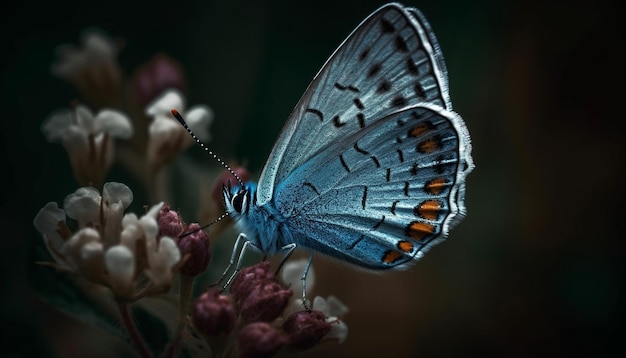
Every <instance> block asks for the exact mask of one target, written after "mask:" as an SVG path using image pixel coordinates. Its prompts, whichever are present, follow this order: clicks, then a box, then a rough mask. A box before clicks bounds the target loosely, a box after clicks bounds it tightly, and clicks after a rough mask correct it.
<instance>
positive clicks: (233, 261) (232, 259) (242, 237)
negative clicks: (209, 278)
mask: <svg viewBox="0 0 626 358" xmlns="http://www.w3.org/2000/svg"><path fill="white" fill-rule="evenodd" d="M242 240H243V241H246V242H247V241H248V237H247V236H246V234H244V233H240V234H239V236H237V240H235V245H233V252H232V253H231V254H230V262H229V263H228V266H226V269H225V270H224V272H223V273H222V276H220V278H219V279H218V280H217V282H215V283H213V284H211V285H210V286H209V287H215V286H217V285H219V284H220V283H222V281H224V278H225V277H226V274H227V273H228V271H230V269H231V268H232V267H233V265H234V264H235V256H236V254H237V248H238V247H239V244H240V243H241V241H242ZM242 250H243V248H242Z"/></svg>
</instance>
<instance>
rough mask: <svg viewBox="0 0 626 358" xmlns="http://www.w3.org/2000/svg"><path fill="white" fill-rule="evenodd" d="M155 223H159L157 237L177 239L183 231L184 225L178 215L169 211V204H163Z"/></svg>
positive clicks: (173, 211)
mask: <svg viewBox="0 0 626 358" xmlns="http://www.w3.org/2000/svg"><path fill="white" fill-rule="evenodd" d="M157 221H158V223H159V237H161V236H169V237H178V236H180V235H181V234H182V233H183V231H184V230H185V223H184V222H183V220H182V219H181V217H180V214H179V213H178V212H177V211H175V210H172V209H170V204H168V203H165V204H163V207H162V208H161V210H160V211H159V217H158V218H157Z"/></svg>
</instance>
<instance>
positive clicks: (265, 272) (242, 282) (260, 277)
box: [230, 261, 276, 304]
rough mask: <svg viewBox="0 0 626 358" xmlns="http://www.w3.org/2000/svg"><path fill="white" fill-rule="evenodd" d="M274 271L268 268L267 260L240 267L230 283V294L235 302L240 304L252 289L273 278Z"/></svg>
mask: <svg viewBox="0 0 626 358" xmlns="http://www.w3.org/2000/svg"><path fill="white" fill-rule="evenodd" d="M275 277H276V276H275V275H274V272H272V271H271V270H270V263H269V261H262V262H259V263H258V264H256V265H253V266H250V267H246V268H244V269H242V270H241V271H240V272H239V274H237V276H236V277H235V279H234V280H233V282H232V283H231V284H230V294H231V295H232V296H233V299H234V300H235V303H237V304H240V303H241V301H242V300H244V299H246V297H248V295H249V294H250V292H252V290H253V289H254V288H255V287H256V286H258V285H260V284H261V283H264V282H266V281H274V280H275Z"/></svg>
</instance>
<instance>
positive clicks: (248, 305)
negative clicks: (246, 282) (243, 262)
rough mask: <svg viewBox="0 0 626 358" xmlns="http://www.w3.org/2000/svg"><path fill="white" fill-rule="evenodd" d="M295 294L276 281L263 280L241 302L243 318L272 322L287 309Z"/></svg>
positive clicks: (250, 320)
mask: <svg viewBox="0 0 626 358" xmlns="http://www.w3.org/2000/svg"><path fill="white" fill-rule="evenodd" d="M292 295H293V291H292V290H291V289H284V288H282V287H281V286H280V285H279V284H278V283H277V282H275V281H266V282H261V283H259V284H258V285H256V286H255V287H254V288H253V289H252V290H251V291H250V292H249V293H248V296H247V297H246V298H245V299H244V300H242V301H241V302H240V304H239V310H240V314H241V318H243V319H244V320H245V321H246V322H258V321H263V322H271V321H273V320H275V319H276V318H277V317H278V316H280V314H281V313H283V311H284V310H285V308H286V307H287V305H288V304H289V299H290V298H291V296H292Z"/></svg>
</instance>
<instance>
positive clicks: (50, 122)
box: [41, 109, 72, 142]
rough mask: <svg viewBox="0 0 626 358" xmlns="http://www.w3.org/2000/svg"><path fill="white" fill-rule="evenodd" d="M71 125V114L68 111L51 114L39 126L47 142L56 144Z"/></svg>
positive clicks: (63, 110)
mask: <svg viewBox="0 0 626 358" xmlns="http://www.w3.org/2000/svg"><path fill="white" fill-rule="evenodd" d="M71 125H72V113H71V111H70V110H68V109H62V110H57V111H55V112H52V114H50V115H49V116H48V117H47V118H46V119H45V120H44V122H43V124H42V125H41V131H42V132H43V135H44V136H45V137H46V140H47V141H48V142H58V141H60V140H61V139H63V137H64V136H65V134H66V133H67V131H68V130H69V128H70V126H71Z"/></svg>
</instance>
